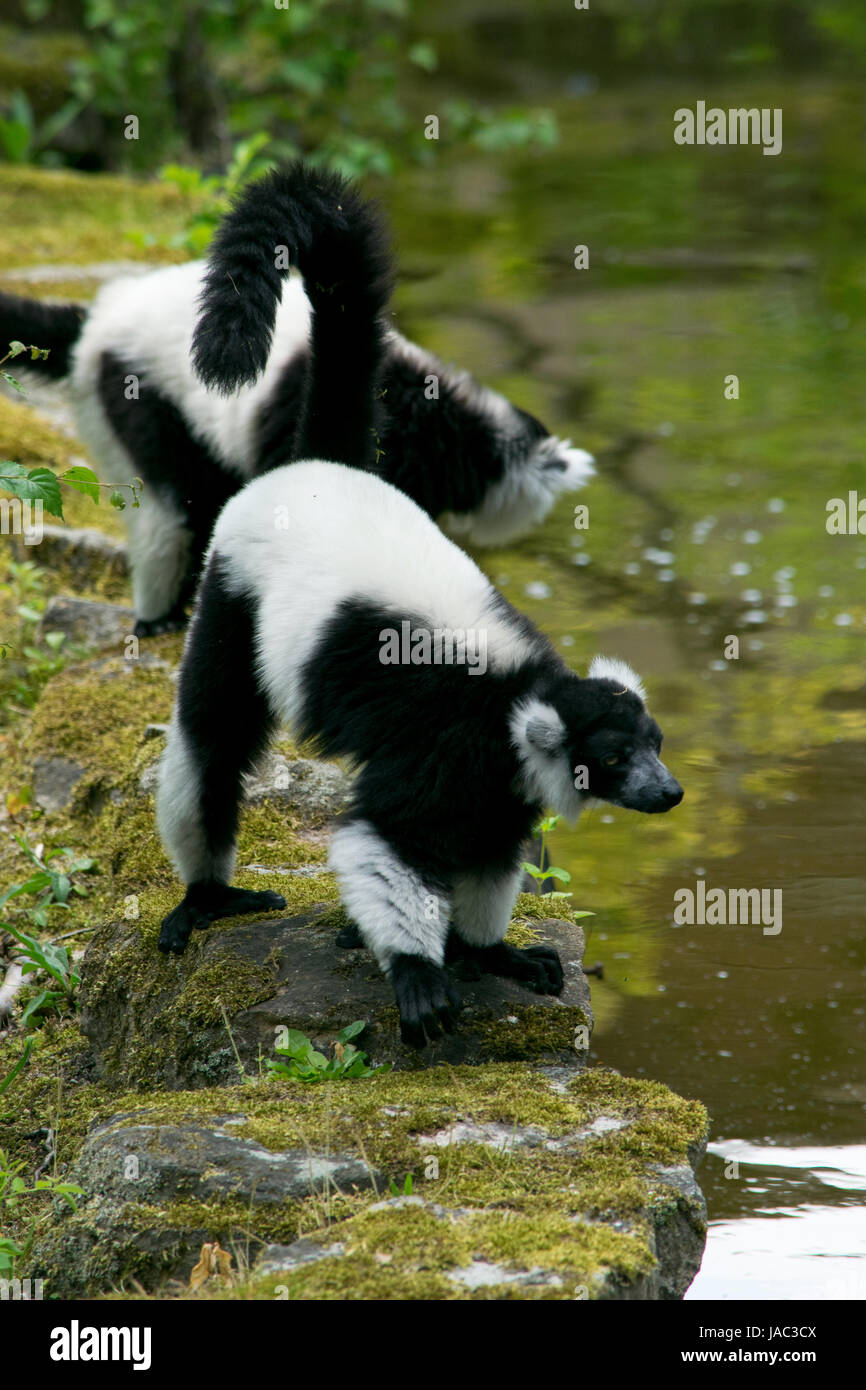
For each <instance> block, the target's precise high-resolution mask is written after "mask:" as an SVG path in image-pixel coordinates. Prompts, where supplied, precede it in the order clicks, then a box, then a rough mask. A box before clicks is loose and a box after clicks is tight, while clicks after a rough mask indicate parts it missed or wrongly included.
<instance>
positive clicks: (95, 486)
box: [60, 464, 99, 502]
mask: <svg viewBox="0 0 866 1390" xmlns="http://www.w3.org/2000/svg"><path fill="white" fill-rule="evenodd" d="M60 481H61V482H62V483H66V485H67V487H71V488H74V489H75V491H76V492H82V493H83V494H84V496H85V497H89V498H91V500H92V501H94V502H98V501H99V479H98V478H97V476H96V474H95V473H94V471H93V469H92V468H85V466H84V465H83V464H79V465H77V466H76V467H75V468H67V470H66V472H65V473H61V474H60Z"/></svg>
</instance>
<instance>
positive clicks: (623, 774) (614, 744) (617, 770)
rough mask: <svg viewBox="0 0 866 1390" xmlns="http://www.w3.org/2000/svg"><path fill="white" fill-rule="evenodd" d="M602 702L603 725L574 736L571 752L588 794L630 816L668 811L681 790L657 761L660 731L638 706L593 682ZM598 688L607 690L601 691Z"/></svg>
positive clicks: (622, 694) (628, 696)
mask: <svg viewBox="0 0 866 1390" xmlns="http://www.w3.org/2000/svg"><path fill="white" fill-rule="evenodd" d="M589 684H592V685H597V686H599V687H600V688H599V690H598V692H597V694H598V697H599V699H600V700H602V701H604V700H605V699H611V692H612V703H611V704H610V706H609V709H608V712H607V713H606V714H605V715H604V716H603V717H602V720H601V722H600V723H599V724H598V725H597V726H595V727H591V728H590V729H589V730H588V731H586V730H580V729H578V730H575V732H574V734H573V735H572V741H571V752H572V755H573V757H574V759H575V766H576V767H577V766H580V765H581V762H582V765H583V766H584V767H585V768H586V772H587V783H588V786H587V792H588V795H589V796H592V797H597V798H598V799H599V800H600V801H609V802H610V803H611V804H612V805H614V806H624V807H625V808H626V809H627V810H629V811H644V812H648V813H649V814H656V813H658V812H660V811H670V810H671V809H672V808H673V807H674V806H678V805H679V803H680V802H681V801H682V799H683V789H682V787H681V786H680V784H679V782H678V781H677V780H676V778H675V777H673V776H672V775H671V774H670V772H668V770H667V768H666V767H665V765H664V763H663V762H662V761H661V758H660V757H659V753H660V751H661V746H662V731H661V729H660V728H659V726H658V724H657V723H656V721H655V720H654V719H653V718H652V716H651V715H650V714H649V713H648V712H647V710H646V709H645V707H644V705H643V703H642V701H641V700H639V699H638V697H637V696H636V695H633V694H632V693H631V691H629V690H623V688H622V686H618V687H617V686H615V685H614V683H613V682H612V681H592V682H589ZM602 687H607V688H606V689H603V688H602Z"/></svg>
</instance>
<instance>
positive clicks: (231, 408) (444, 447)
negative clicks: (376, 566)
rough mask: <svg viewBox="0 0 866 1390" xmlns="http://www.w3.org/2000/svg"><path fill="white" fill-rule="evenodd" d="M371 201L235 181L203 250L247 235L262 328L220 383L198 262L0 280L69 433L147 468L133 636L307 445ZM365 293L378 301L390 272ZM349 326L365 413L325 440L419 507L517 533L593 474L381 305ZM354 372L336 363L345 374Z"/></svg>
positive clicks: (152, 626) (131, 521) (6, 337)
mask: <svg viewBox="0 0 866 1390" xmlns="http://www.w3.org/2000/svg"><path fill="white" fill-rule="evenodd" d="M371 215H372V214H371V210H370V205H369V204H368V203H366V202H365V201H364V200H363V199H362V198H361V197H360V195H359V193H358V192H357V191H356V190H355V189H354V188H353V187H352V186H351V185H347V184H346V183H345V182H344V181H343V180H342V179H340V178H338V177H335V176H333V175H327V174H324V173H322V172H320V171H316V170H313V169H311V168H310V167H309V166H307V165H305V164H303V163H302V162H299V163H297V164H295V165H293V166H291V167H289V168H288V169H286V170H283V171H282V172H281V173H278V174H276V175H272V176H270V177H268V178H266V179H265V180H264V181H262V182H261V183H256V184H253V185H251V186H250V187H249V188H248V189H247V190H246V191H245V193H244V194H243V195H242V196H241V199H240V202H239V204H238V206H237V207H236V209H235V210H234V211H233V212H231V213H229V214H228V216H227V217H226V219H225V220H224V222H223V223H222V225H221V229H220V230H219V232H218V234H217V241H216V246H215V250H214V255H215V256H216V261H215V262H214V263H215V264H219V263H220V261H219V254H220V252H219V248H220V245H221V244H225V243H226V241H232V240H233V241H234V242H235V244H236V245H237V244H238V243H239V240H240V238H241V237H247V238H249V247H248V256H249V263H250V264H252V263H255V264H256V266H257V268H258V272H259V275H260V277H261V284H262V290H261V292H260V293H261V295H262V296H263V299H264V303H263V311H264V313H265V316H266V320H265V321H266V324H267V332H264V331H263V332H262V333H261V336H259V337H257V338H256V351H257V357H256V367H257V368H258V371H257V373H256V374H255V376H253V374H250V375H247V376H245V377H244V378H243V379H240V378H232V377H231V376H227V377H224V378H221V379H220V381H219V386H220V388H221V391H222V392H223V394H221V393H220V391H217V390H212V389H209V384H205V383H204V382H203V381H202V380H201V378H200V377H198V376H196V375H195V373H194V371H193V368H192V362H191V356H190V343H191V339H192V333H193V328H194V325H195V322H196V318H197V313H198V307H197V306H198V302H199V297H200V295H201V292H202V287H203V285H204V284H206V283H207V277H208V262H204V261H195V262H192V263H189V264H187V265H180V266H169V267H166V268H164V269H160V270H153V271H150V272H148V273H146V274H144V275H141V276H137V277H125V278H123V279H120V280H117V281H114V282H112V283H110V284H108V285H107V286H106V287H105V288H104V289H103V290H102V291H101V292H100V293H99V294H98V295H97V297H96V299H95V301H94V303H93V304H92V305H91V306H90V307H88V308H85V307H84V306H79V305H57V306H52V305H45V304H40V303H38V302H37V301H34V300H31V299H24V298H21V297H18V296H13V295H7V294H0V344H3V343H5V342H7V341H10V340H12V339H16V338H17V339H19V340H21V341H23V342H25V343H28V344H29V343H35V344H36V345H37V346H39V347H46V348H49V349H50V353H49V356H48V357H47V359H44V360H42V359H40V360H39V361H37V362H35V363H28V368H29V369H30V370H32V371H34V372H41V373H43V374H45V373H47V374H49V375H52V376H54V377H56V378H60V377H68V381H69V389H70V394H71V399H72V404H73V408H74V413H75V419H76V426H77V430H78V433H79V435H80V437H81V439H82V441H83V443H84V444H85V445H86V447H87V449H88V450H89V452H90V455H91V457H92V460H93V462H94V465H95V467H96V469H97V471H98V472H99V473H100V475H101V476H102V478H103V479H104V480H105V481H106V482H113V483H119V482H123V481H128V480H129V479H130V478H131V477H133V476H137V477H140V478H141V479H143V481H144V483H145V485H146V486H145V489H144V494H143V497H142V503H141V507H140V508H138V509H135V510H134V509H130V508H128V509H127V511H126V513H125V516H126V521H127V526H128V532H129V555H130V568H131V571H132V589H133V604H134V608H135V614H136V618H137V627H136V631H137V633H138V635H139V636H147V635H151V634H154V633H157V632H162V631H166V630H169V629H172V628H177V627H182V626H184V624H185V622H186V609H187V606H188V603H189V600H190V598H191V595H192V592H193V590H194V586H195V581H196V579H197V577H198V574H199V572H200V568H201V560H202V556H203V554H204V551H205V548H206V546H207V542H208V540H209V538H210V534H211V531H212V529H213V523H214V521H215V519H216V517H217V516H218V514H219V511H220V508H221V507H222V506H223V504H224V503H225V502H226V501H227V500H228V498H229V497H231V496H232V495H233V494H234V493H235V492H237V490H238V489H239V488H240V487H241V486H242V485H243V484H244V483H245V482H246V481H247V480H248V479H250V478H253V477H255V476H257V475H258V474H260V473H263V472H266V471H268V470H269V469H271V468H273V467H276V466H278V465H280V464H284V463H290V462H291V461H292V459H295V458H300V457H302V455H301V453H300V452H299V441H300V433H301V422H302V419H303V412H304V401H305V396H306V393H307V391H308V390H309V389H310V380H311V371H310V361H311V356H312V358H315V356H316V353H317V352H318V350H319V348H318V345H317V322H319V321H321V322H320V326H321V329H322V332H321V335H320V336H321V337H322V338H323V339H324V340H326V341H327V339H328V336H329V333H330V330H331V327H332V326H333V327H334V329H335V331H336V323H335V322H334V321H335V319H338V318H340V317H344V319H345V320H346V321H347V322H348V321H350V320H351V317H352V316H351V312H350V310H351V306H352V303H353V300H354V297H355V296H356V295H364V294H368V293H370V287H369V286H364V285H358V284H357V283H356V282H355V280H354V279H353V276H354V274H355V271H356V268H357V264H358V258H359V255H362V254H363V244H364V241H365V238H366V237H367V235H368V233H369V219H370V217H371ZM275 225H278V226H279V229H280V236H281V237H282V242H280V243H279V244H280V245H284V246H287V247H288V249H289V251H290V254H291V260H292V264H293V265H294V266H295V267H296V268H297V269H298V270H299V271H300V275H294V276H292V277H291V278H288V279H283V278H282V277H281V276H280V273H279V272H278V271H277V270H276V269H275V266H274V261H275V259H276V257H275V251H276V247H275V244H274V241H273V236H272V232H273V228H274V226H275ZM221 239H222V240H221ZM277 286H279V288H278V289H277V291H276V294H273V291H274V289H275V287H277ZM376 294H377V295H378V299H377V304H376V306H375V307H376V309H377V310H378V313H379V314H380V315H384V313H385V310H386V308H387V305H388V299H389V286H388V285H387V284H385V283H382V284H380V285H379V286H378V287H377V289H376ZM238 310H239V313H240V315H241V316H243V315H244V313H246V312H248V310H247V309H246V307H244V306H240V305H239V306H238ZM252 312H253V313H257V312H258V304H257V305H256V307H255V309H254V310H253V311H252ZM358 331H359V332H360V334H361V336H360V337H359V339H358V342H357V345H356V347H357V357H356V358H355V360H352V358H351V355H350V354H349V353H348V352H347V353H346V371H347V373H348V374H349V376H357V377H358V379H359V381H362V382H363V383H365V385H368V384H369V381H370V376H369V369H370V363H369V362H368V361H367V360H362V359H365V358H366V357H367V355H368V352H369V347H368V344H367V342H366V338H367V337H369V335H370V334H371V333H376V334H377V336H381V334H382V333H383V332H384V334H385V342H384V349H383V351H382V352H381V353H380V355H379V376H378V381H377V383H376V389H375V398H374V396H373V395H371V396H370V409H369V411H366V412H364V413H363V414H362V415H357V416H356V415H354V414H353V413H352V412H351V411H345V407H344V406H343V407H336V409H338V411H341V412H342V411H345V413H346V419H347V420H348V421H350V422H351V425H352V427H357V426H360V428H361V433H359V435H358V436H357V437H356V438H354V439H353V438H351V437H350V435H349V433H348V431H347V430H341V432H340V433H339V435H334V436H333V439H332V444H334V445H336V444H337V443H339V444H340V452H339V454H338V455H336V457H338V458H339V460H340V461H341V462H344V463H348V464H352V465H354V466H362V467H364V466H366V467H370V468H373V469H374V470H375V471H376V472H377V473H379V474H380V476H382V477H384V478H386V479H387V480H388V481H389V482H392V483H394V484H396V486H397V487H399V488H401V489H402V490H403V491H404V492H406V493H407V494H408V495H409V496H410V497H412V498H414V500H415V501H416V502H418V503H419V505H420V506H422V507H423V508H424V510H425V511H427V512H429V514H430V515H431V516H434V517H437V516H439V515H441V514H443V513H450V514H451V517H452V520H451V523H450V524H451V528H452V530H453V531H454V532H455V534H462V535H465V537H466V538H467V540H469V541H470V542H472V543H475V544H480V545H485V544H494V543H496V544H498V543H500V542H505V541H508V540H511V539H513V538H514V537H516V536H518V535H520V534H521V533H523V532H524V531H526V530H528V529H529V527H530V526H531V525H533V524H534V523H535V522H537V521H540V520H541V519H542V518H543V517H544V516H545V515H546V513H547V512H548V510H549V509H550V507H551V506H552V504H553V502H554V501H555V499H556V497H557V496H558V495H559V494H560V493H562V492H564V491H570V490H573V489H575V488H578V487H580V486H582V485H583V484H584V483H585V482H586V481H587V479H588V478H589V477H591V476H592V474H593V472H594V469H593V467H592V463H593V460H592V457H591V455H589V454H587V453H585V452H584V451H583V450H582V449H573V448H571V447H570V444H569V441H568V440H560V439H557V438H556V437H554V436H551V435H549V434H548V433H547V431H546V430H545V429H544V427H543V426H542V425H541V424H540V423H539V422H538V421H537V420H536V419H534V418H533V417H532V416H531V415H529V414H528V413H527V412H525V411H523V410H520V409H518V408H517V407H516V406H513V405H511V404H510V403H509V402H508V401H507V400H505V399H504V397H502V396H501V395H499V394H497V393H496V392H495V391H491V390H488V389H486V388H485V387H483V386H480V385H479V384H478V383H477V382H475V381H474V380H473V379H472V377H470V376H469V374H468V373H466V372H458V371H455V370H454V369H453V368H450V367H446V366H444V365H443V363H442V362H440V361H439V360H438V359H437V358H436V357H434V356H433V355H432V354H431V353H428V352H425V351H424V350H423V349H422V348H420V347H417V346H416V345H415V344H414V343H411V342H409V341H408V340H407V339H406V338H403V337H402V336H401V335H400V334H399V333H397V332H396V331H395V330H393V328H390V326H387V325H385V323H384V320H383V324H382V325H380V324H379V323H378V321H377V322H376V323H373V322H372V320H371V319H369V318H365V320H364V327H363V329H359V330H358ZM256 377H257V379H256ZM434 379H435V380H434ZM329 384H331V385H333V378H329ZM349 389H351V387H350V381H349V380H348V379H347V380H346V381H344V382H343V383H342V387H341V390H342V391H343V393H344V394H345V392H346V391H348V390H349ZM437 391H438V396H437V395H436V392H437ZM374 406H375V408H374ZM371 430H374V431H375V433H376V436H377V438H376V439H374V438H373V436H372V434H371V433H370V431H371Z"/></svg>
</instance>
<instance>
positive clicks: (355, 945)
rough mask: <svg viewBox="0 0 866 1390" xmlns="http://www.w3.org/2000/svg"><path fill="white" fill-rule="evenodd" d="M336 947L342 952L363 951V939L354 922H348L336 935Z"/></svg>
mask: <svg viewBox="0 0 866 1390" xmlns="http://www.w3.org/2000/svg"><path fill="white" fill-rule="evenodd" d="M337 945H338V946H339V947H340V948H341V949H342V950H344V951H363V949H364V938H363V936H362V935H361V932H360V930H359V928H358V927H357V926H356V924H355V923H354V922H348V923H347V924H346V926H345V927H343V928H342V930H340V931H339V932H338V933H337Z"/></svg>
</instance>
